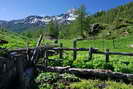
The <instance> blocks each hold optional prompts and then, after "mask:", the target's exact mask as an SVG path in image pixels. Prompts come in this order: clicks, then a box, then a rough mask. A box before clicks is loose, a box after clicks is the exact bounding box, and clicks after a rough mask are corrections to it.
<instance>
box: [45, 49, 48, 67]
mask: <svg viewBox="0 0 133 89" xmlns="http://www.w3.org/2000/svg"><path fill="white" fill-rule="evenodd" d="M44 66H45V68H47V66H48V48H47V47H46V48H45V52H44Z"/></svg>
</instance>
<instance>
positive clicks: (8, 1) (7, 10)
mask: <svg viewBox="0 0 133 89" xmlns="http://www.w3.org/2000/svg"><path fill="white" fill-rule="evenodd" d="M131 1H133V0H0V20H12V19H21V18H24V17H26V16H29V15H40V16H46V15H58V14H61V13H64V12H65V11H67V10H68V9H71V8H78V7H79V6H80V5H81V4H84V5H85V6H86V8H87V12H89V13H95V12H97V11H99V10H108V9H110V8H114V7H117V6H119V5H123V4H125V3H128V2H131Z"/></svg>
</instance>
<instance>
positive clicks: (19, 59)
mask: <svg viewBox="0 0 133 89" xmlns="http://www.w3.org/2000/svg"><path fill="white" fill-rule="evenodd" d="M14 57H15V59H16V72H17V75H18V80H19V83H20V89H26V87H25V80H24V65H23V55H21V54H16V55H14Z"/></svg>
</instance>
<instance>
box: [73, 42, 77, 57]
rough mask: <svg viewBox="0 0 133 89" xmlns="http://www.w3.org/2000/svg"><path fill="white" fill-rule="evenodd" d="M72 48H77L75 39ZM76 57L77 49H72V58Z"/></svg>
mask: <svg viewBox="0 0 133 89" xmlns="http://www.w3.org/2000/svg"><path fill="white" fill-rule="evenodd" d="M73 48H77V40H74V41H73ZM76 58H77V50H74V51H73V60H76Z"/></svg>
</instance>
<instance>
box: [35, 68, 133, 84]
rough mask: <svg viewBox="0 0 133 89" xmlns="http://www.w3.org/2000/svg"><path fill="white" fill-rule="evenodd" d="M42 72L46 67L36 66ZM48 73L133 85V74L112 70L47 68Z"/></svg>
mask: <svg viewBox="0 0 133 89" xmlns="http://www.w3.org/2000/svg"><path fill="white" fill-rule="evenodd" d="M36 67H37V68H38V69H40V70H42V71H43V70H44V66H36ZM46 70H47V71H48V72H59V73H66V72H67V73H71V74H75V75H77V76H79V77H82V78H93V79H95V78H96V79H101V80H110V79H112V80H116V81H123V82H126V83H133V74H126V73H120V72H112V71H111V70H104V69H80V68H70V67H50V66H49V67H47V69H46ZM44 71H45V70H44Z"/></svg>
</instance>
